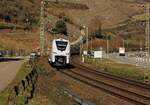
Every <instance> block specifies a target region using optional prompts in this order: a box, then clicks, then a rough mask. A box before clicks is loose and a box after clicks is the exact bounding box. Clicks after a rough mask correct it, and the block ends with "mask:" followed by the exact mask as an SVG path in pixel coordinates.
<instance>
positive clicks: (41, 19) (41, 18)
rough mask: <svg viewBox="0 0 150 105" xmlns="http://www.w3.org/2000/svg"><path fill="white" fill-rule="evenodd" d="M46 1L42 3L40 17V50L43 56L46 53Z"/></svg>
mask: <svg viewBox="0 0 150 105" xmlns="http://www.w3.org/2000/svg"><path fill="white" fill-rule="evenodd" d="M44 3H45V2H44V1H41V15H40V50H41V55H44V52H45V33H44V29H45V27H44Z"/></svg>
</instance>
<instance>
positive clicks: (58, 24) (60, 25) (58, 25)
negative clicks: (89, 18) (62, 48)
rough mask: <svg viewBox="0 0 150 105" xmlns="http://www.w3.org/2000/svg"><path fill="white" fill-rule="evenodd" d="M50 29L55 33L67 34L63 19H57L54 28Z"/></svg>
mask: <svg viewBox="0 0 150 105" xmlns="http://www.w3.org/2000/svg"><path fill="white" fill-rule="evenodd" d="M52 31H53V32H54V33H56V34H64V35H67V26H66V23H65V21H64V20H59V21H57V22H56V26H55V28H53V29H52Z"/></svg>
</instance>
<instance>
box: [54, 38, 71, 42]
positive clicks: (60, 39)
mask: <svg viewBox="0 0 150 105" xmlns="http://www.w3.org/2000/svg"><path fill="white" fill-rule="evenodd" d="M53 41H65V42H69V40H66V39H62V38H59V39H53Z"/></svg>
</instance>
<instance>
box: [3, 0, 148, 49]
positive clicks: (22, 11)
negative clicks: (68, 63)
mask: <svg viewBox="0 0 150 105" xmlns="http://www.w3.org/2000/svg"><path fill="white" fill-rule="evenodd" d="M40 1H41V0H25V1H20V0H12V1H10V0H2V1H0V21H1V22H2V21H4V20H5V21H8V22H11V23H14V24H21V25H25V26H26V25H27V24H29V25H32V27H36V28H35V29H36V33H35V32H33V31H32V30H31V31H30V33H32V34H33V35H35V36H36V39H35V41H34V42H36V43H39V42H37V39H38V40H39V28H38V27H39V25H38V24H39V16H40ZM55 1H56V0H51V2H50V3H49V4H48V5H47V10H46V11H47V15H46V17H47V18H46V20H47V21H46V27H47V28H48V29H51V28H53V27H54V25H55V23H56V21H58V20H59V18H60V17H61V16H65V17H67V19H68V20H69V21H67V27H68V33H69V36H70V39H71V40H74V39H77V37H78V36H80V27H81V26H83V25H86V26H88V27H89V32H92V31H93V28H96V26H95V24H94V23H93V21H98V22H100V23H101V25H102V30H105V31H106V32H105V31H104V33H107V32H108V33H109V32H111V33H112V34H114V35H115V36H117V37H115V39H120V37H121V38H126V37H125V36H128V34H130V35H131V37H132V38H130V40H131V42H132V40H133V39H134V36H135V39H134V40H136V39H137V37H139V36H140V37H141V39H143V35H144V28H143V27H142V28H141V26H139V25H137V26H136V27H135V25H130V24H128V23H130V22H131V21H132V20H134V19H135V17H134V16H137V15H139V14H143V13H144V3H145V2H149V0H69V1H68V0H63V1H60V0H58V3H56V2H55ZM26 19H28V21H26ZM96 19H97V20H96ZM135 23H138V22H136V21H135ZM120 27H122V28H120ZM124 28H127V29H128V28H130V30H129V32H124V31H126V30H125V29H124ZM139 28H141V30H140V31H137V30H138V29H139ZM133 31H134V32H133ZM120 33H121V35H120ZM5 34H8V32H7V31H3V33H1V34H0V38H2V37H3V35H5ZM16 34H18V35H20V36H19V37H20V41H22V40H21V38H23V39H24V38H27V39H28V38H29V39H30V37H29V36H22V34H20V32H19V33H16V32H15V34H13V36H14V37H15V35H16ZM137 34H138V35H137ZM18 35H16V37H18ZM49 35H50V34H49ZM49 35H48V37H49ZM5 37H6V38H9V37H10V36H7V35H6V36H5ZM33 40H34V38H33ZM127 40H128V39H127ZM11 41H14V42H13V43H15V42H16V40H11ZM142 41H143V40H142ZM5 43H6V45H5ZM16 43H17V42H16ZM33 44H34V43H33ZM3 45H4V46H7V45H9V44H8V43H7V42H3ZM15 45H16V46H17V44H15ZM34 45H37V46H36V47H38V45H39V44H34ZM23 46H25V45H24V44H23ZM17 48H18V47H17ZM24 48H28V45H26V47H24Z"/></svg>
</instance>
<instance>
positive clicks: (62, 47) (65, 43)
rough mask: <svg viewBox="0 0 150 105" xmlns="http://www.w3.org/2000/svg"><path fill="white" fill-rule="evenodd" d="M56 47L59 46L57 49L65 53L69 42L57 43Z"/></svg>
mask: <svg viewBox="0 0 150 105" xmlns="http://www.w3.org/2000/svg"><path fill="white" fill-rule="evenodd" d="M56 45H57V49H58V50H60V51H64V50H66V47H67V45H68V42H64V41H56Z"/></svg>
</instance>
